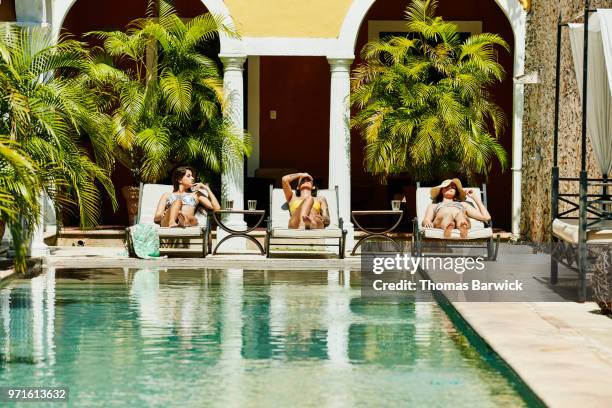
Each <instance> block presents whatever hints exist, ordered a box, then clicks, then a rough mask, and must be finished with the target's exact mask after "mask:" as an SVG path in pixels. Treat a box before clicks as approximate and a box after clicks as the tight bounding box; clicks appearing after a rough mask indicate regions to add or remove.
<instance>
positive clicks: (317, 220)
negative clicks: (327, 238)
mask: <svg viewBox="0 0 612 408" xmlns="http://www.w3.org/2000/svg"><path fill="white" fill-rule="evenodd" d="M308 217H309V218H310V219H311V222H310V229H323V228H325V223H323V217H321V214H320V213H319V212H317V211H315V210H310V214H309V215H308Z"/></svg>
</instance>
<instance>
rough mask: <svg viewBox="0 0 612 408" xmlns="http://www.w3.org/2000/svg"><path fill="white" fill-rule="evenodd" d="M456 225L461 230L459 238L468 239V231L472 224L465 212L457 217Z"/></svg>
mask: <svg viewBox="0 0 612 408" xmlns="http://www.w3.org/2000/svg"><path fill="white" fill-rule="evenodd" d="M455 223H456V224H457V227H458V228H459V236H460V237H461V238H467V235H468V230H469V229H470V222H469V221H468V218H467V217H466V215H465V212H463V211H461V212H460V213H458V214H457V215H456V216H455Z"/></svg>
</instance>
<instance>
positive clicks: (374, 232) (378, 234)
mask: <svg viewBox="0 0 612 408" xmlns="http://www.w3.org/2000/svg"><path fill="white" fill-rule="evenodd" d="M377 215H395V216H397V221H396V222H395V224H393V226H392V227H391V228H388V229H386V230H385V229H384V228H374V229H373V228H372V227H370V228H364V227H363V226H362V225H361V224H359V222H357V217H367V216H377ZM403 216H404V211H402V210H397V211H395V210H374V211H351V218H352V219H353V223H354V224H355V225H356V226H357V227H359V228H360V229H361V230H362V231H364V232H365V233H366V235H365V236H363V237H361V238H360V239H359V241H357V243H356V244H355V247H354V248H353V252H351V255H355V252H356V251H357V248H359V247H360V246H361V245H362V244H363V243H364V242H365V241H367V240H369V239H373V238H383V239H386V240H388V241H391V242H393V245H395V248H396V249H397V252H401V250H402V247H401V246H400V244H399V242H397V241H396V240H395V239H393V238H391V237H390V236H389V233H390V232H393V231H394V230H395V229H396V228H397V226H398V225H399V224H400V222H401V221H402V217H403ZM381 230H382V231H381Z"/></svg>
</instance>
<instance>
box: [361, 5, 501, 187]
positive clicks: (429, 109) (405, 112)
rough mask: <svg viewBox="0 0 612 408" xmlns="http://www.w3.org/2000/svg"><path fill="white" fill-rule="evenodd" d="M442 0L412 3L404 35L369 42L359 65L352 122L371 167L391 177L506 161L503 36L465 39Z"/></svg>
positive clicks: (476, 169)
mask: <svg viewBox="0 0 612 408" xmlns="http://www.w3.org/2000/svg"><path fill="white" fill-rule="evenodd" d="M436 7H437V1H436V0H414V1H412V3H411V4H409V5H408V7H407V8H406V20H407V21H406V27H407V29H408V31H409V32H410V33H411V34H410V35H409V36H406V37H399V36H394V37H390V38H386V39H380V40H376V41H371V42H369V43H368V44H366V46H365V47H364V49H363V51H362V57H363V59H364V60H365V62H364V63H363V64H361V65H360V66H359V67H357V68H356V69H355V71H354V77H353V79H352V95H351V104H352V105H353V106H354V107H356V108H358V109H359V111H358V112H357V113H356V114H355V116H354V117H353V119H352V124H351V125H352V126H353V127H355V128H357V129H359V130H360V131H361V134H362V137H363V138H364V140H365V158H364V161H365V167H366V169H367V171H369V172H371V173H373V174H374V175H376V176H379V177H380V178H382V179H385V178H386V177H387V176H388V175H390V174H394V173H400V172H409V173H411V174H413V175H414V176H417V177H420V178H431V177H435V176H437V175H439V174H440V173H445V172H448V171H457V172H460V173H461V172H462V173H464V175H465V176H467V177H468V178H472V177H473V175H474V174H487V173H488V171H489V170H490V167H491V164H492V161H493V160H494V159H497V160H498V161H499V162H500V164H501V166H502V168H505V166H506V152H505V151H504V149H503V148H502V146H501V145H500V144H499V142H498V141H497V139H498V137H499V135H500V133H501V132H502V130H503V128H504V126H505V116H504V114H503V112H502V111H501V109H500V108H499V106H497V105H496V104H495V103H494V102H493V101H492V98H491V93H490V89H491V87H492V86H493V85H494V84H496V83H498V82H500V81H501V80H502V79H503V77H504V69H503V67H502V66H501V65H500V64H499V63H498V62H497V54H496V46H499V47H501V48H503V49H506V50H508V44H507V43H506V42H505V41H504V40H503V39H502V38H501V37H499V36H498V35H496V34H490V33H482V34H477V35H471V36H470V37H469V38H467V39H466V40H464V41H462V40H461V38H460V35H459V33H458V30H457V26H456V25H455V24H453V23H449V22H445V21H444V20H442V18H441V17H436V16H435V11H436Z"/></svg>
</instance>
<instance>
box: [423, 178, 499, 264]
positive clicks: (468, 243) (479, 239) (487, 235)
mask: <svg viewBox="0 0 612 408" xmlns="http://www.w3.org/2000/svg"><path fill="white" fill-rule="evenodd" d="M471 189H472V190H474V194H481V195H482V202H483V204H484V205H485V206H486V205H487V189H486V185H484V184H483V188H482V190H481V189H479V188H473V187H471ZM430 191H431V187H419V186H417V191H416V203H417V207H416V210H417V216H416V218H415V219H414V229H413V234H412V253H413V255H415V256H448V255H449V252H448V251H446V252H442V253H440V252H435V253H427V254H425V253H424V250H425V249H432V248H437V249H439V248H441V247H442V248H444V249H453V248H476V249H478V248H482V249H484V250H485V251H486V256H485V259H486V260H491V261H494V260H496V259H497V251H498V249H499V235H498V236H497V238H496V239H495V238H494V235H493V228H492V224H491V222H489V223H486V224H485V223H483V222H482V221H478V220H475V219H473V218H470V224H471V228H470V229H469V231H468V235H467V238H461V237H460V236H459V230H458V229H454V230H453V231H452V235H451V238H448V239H447V238H444V230H442V229H440V228H425V227H422V225H423V224H422V222H423V218H424V217H425V211H426V210H427V206H428V205H429V204H431V196H430ZM466 201H467V202H468V203H470V204H472V205H473V206H476V203H474V201H473V200H472V199H471V198H470V197H467V198H466Z"/></svg>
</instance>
